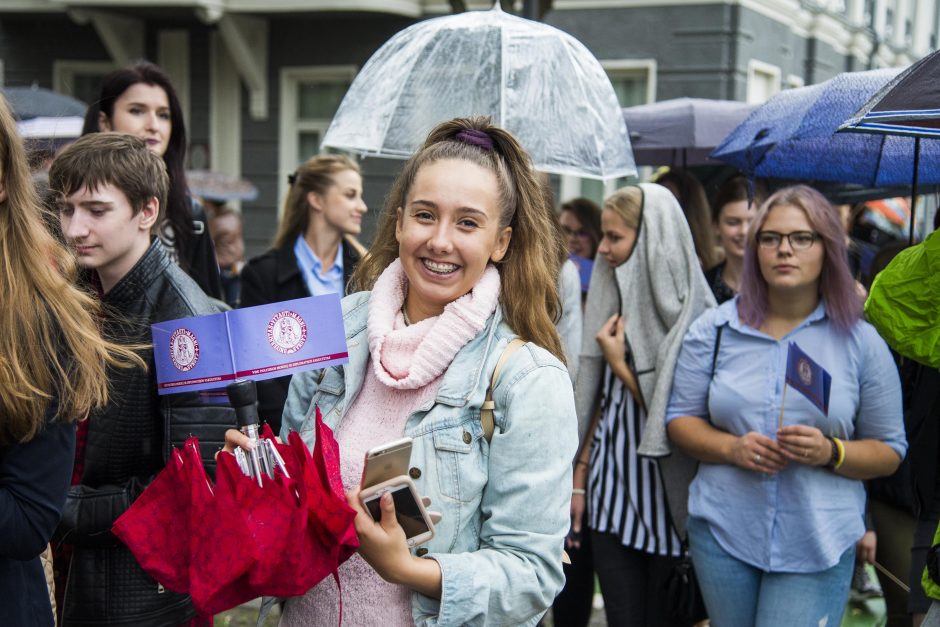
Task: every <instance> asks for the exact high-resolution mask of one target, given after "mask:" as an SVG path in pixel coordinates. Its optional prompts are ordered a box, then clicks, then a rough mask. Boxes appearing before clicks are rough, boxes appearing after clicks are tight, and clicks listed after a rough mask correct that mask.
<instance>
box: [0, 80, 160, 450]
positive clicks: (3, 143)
mask: <svg viewBox="0 0 940 627" xmlns="http://www.w3.org/2000/svg"><path fill="white" fill-rule="evenodd" d="M45 212H46V209H44V208H43V207H42V206H41V204H40V203H39V199H38V197H37V194H36V190H35V187H34V185H33V182H32V179H31V177H30V173H29V168H28V166H27V161H26V154H25V152H24V150H23V144H22V141H21V140H20V138H19V136H18V135H17V132H16V124H15V123H14V121H13V117H12V115H11V114H10V109H9V107H8V105H7V102H6V100H4V99H3V98H2V97H0V294H3V297H2V298H0V328H2V329H3V332H2V333H0V445H8V444H14V443H22V442H27V441H29V440H30V439H32V438H33V437H34V436H35V435H36V434H37V433H38V432H39V431H40V430H41V429H42V428H43V426H44V424H45V423H46V420H47V419H48V416H47V413H48V412H49V410H50V409H53V408H54V409H55V414H54V416H55V419H57V420H60V421H62V422H72V421H74V420H77V419H82V418H84V417H85V416H86V415H88V412H89V411H90V410H91V409H93V408H95V407H99V406H101V405H103V404H104V403H106V402H107V399H108V378H107V376H106V368H107V366H115V367H126V366H130V365H139V366H141V367H143V366H144V362H143V361H142V360H141V359H140V358H139V357H138V356H137V355H136V354H135V353H134V352H133V351H131V350H129V349H127V348H124V347H120V346H117V345H114V344H111V343H108V342H105V341H103V340H102V339H101V335H100V331H99V327H98V323H97V320H98V317H97V314H98V311H99V305H98V300H97V299H96V298H94V297H93V296H92V295H90V294H87V293H85V292H83V291H81V290H79V289H78V288H77V287H75V283H74V279H75V277H76V266H75V262H74V260H73V258H72V256H71V255H70V254H69V253H68V251H67V250H66V249H65V248H64V247H63V246H62V245H61V244H60V243H59V242H58V241H57V240H56V239H55V238H53V236H52V235H51V234H50V233H49V231H47V230H46V227H45V225H46V224H47V222H45V221H46V220H49V222H48V223H51V222H52V221H55V218H54V217H50V216H49V215H48V214H46V213H45Z"/></svg>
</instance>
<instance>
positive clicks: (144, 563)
mask: <svg viewBox="0 0 940 627" xmlns="http://www.w3.org/2000/svg"><path fill="white" fill-rule="evenodd" d="M187 471H188V468H187V467H186V465H185V464H184V463H183V457H182V455H181V454H180V452H179V451H177V450H174V451H173V454H172V455H170V461H169V462H168V463H167V465H166V468H164V469H163V471H161V472H160V474H158V475H157V477H156V478H155V479H154V480H153V481H152V482H151V483H150V485H149V486H147V489H146V490H144V492H143V493H142V494H141V495H140V496H139V497H138V498H137V500H136V501H134V503H133V505H131V507H130V508H129V509H128V510H127V511H126V512H124V514H123V515H121V517H120V518H118V519H117V520H116V521H115V523H114V525H113V527H112V528H111V532H112V533H113V534H114V535H115V536H117V537H118V539H119V540H121V542H123V543H124V544H126V545H127V546H129V547H130V548H131V550H132V551H133V553H134V557H135V558H137V563H138V564H140V566H141V568H143V569H144V570H145V571H147V573H149V574H150V576H151V577H153V578H154V579H156V580H157V581H159V582H160V583H161V584H162V585H163V586H164V587H166V588H167V589H169V590H172V591H173V592H180V593H186V592H189V569H188V568H186V567H185V565H187V564H189V563H190V553H189V536H190V530H189V520H190V518H189V509H190V495H189V491H188V490H186V489H183V487H184V486H188V485H189V479H188V477H187V476H186V474H187Z"/></svg>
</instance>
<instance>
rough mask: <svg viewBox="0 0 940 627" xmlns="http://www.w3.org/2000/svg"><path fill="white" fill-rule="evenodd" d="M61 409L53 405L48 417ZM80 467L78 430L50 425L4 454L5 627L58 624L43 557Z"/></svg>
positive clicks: (1, 572)
mask: <svg viewBox="0 0 940 627" xmlns="http://www.w3.org/2000/svg"><path fill="white" fill-rule="evenodd" d="M55 411H56V405H55V403H50V409H49V410H48V411H47V415H48V416H49V417H51V416H53V415H54V414H55ZM74 463H75V426H74V425H64V424H62V423H60V422H50V423H48V424H47V425H46V427H45V428H44V429H43V430H42V431H40V432H39V433H38V434H37V435H36V437H34V438H33V439H32V440H30V441H29V442H27V443H25V444H13V445H10V446H6V447H4V448H3V449H2V450H0V598H3V599H4V600H5V601H4V602H3V603H0V625H18V626H19V625H23V626H42V627H46V626H51V625H53V624H54V621H53V616H52V605H51V604H50V602H49V589H48V588H47V586H46V576H45V574H44V573H43V569H42V564H41V563H40V561H39V556H40V555H41V554H42V552H43V551H45V550H46V545H47V544H48V543H49V539H50V538H52V533H53V532H54V531H55V528H56V525H58V523H59V517H60V515H61V513H62V507H63V506H64V505H65V495H66V492H67V491H68V488H69V482H70V481H71V478H72V466H73V464H74Z"/></svg>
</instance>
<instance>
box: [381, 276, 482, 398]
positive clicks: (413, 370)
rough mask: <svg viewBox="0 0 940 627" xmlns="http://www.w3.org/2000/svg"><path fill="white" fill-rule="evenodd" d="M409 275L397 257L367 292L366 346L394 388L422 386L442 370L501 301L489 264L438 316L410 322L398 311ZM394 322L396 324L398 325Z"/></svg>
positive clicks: (384, 381) (403, 300)
mask: <svg viewBox="0 0 940 627" xmlns="http://www.w3.org/2000/svg"><path fill="white" fill-rule="evenodd" d="M407 293H408V277H407V276H405V271H404V269H403V268H402V265H401V261H400V260H398V259H396V260H395V261H393V262H392V263H391V264H390V265H389V266H388V268H386V269H385V271H384V272H383V273H382V275H381V276H380V277H379V279H378V280H377V281H376V282H375V287H374V288H372V294H371V296H370V297H369V323H368V324H369V351H370V353H371V355H372V364H373V369H374V371H375V376H376V377H377V378H378V379H379V381H381V382H382V383H383V384H385V385H387V386H388V387H390V388H393V389H396V390H411V389H415V388H420V387H423V386H425V385H427V384H428V383H430V382H431V381H433V380H434V379H436V378H437V377H439V376H441V374H443V372H444V370H445V369H447V367H448V366H449V365H450V362H451V361H453V359H454V356H455V355H456V354H457V351H459V350H460V349H461V348H462V347H463V346H464V345H465V344H466V343H467V342H469V341H470V340H472V339H473V338H474V337H476V335H477V334H478V333H479V332H480V331H481V330H482V329H483V327H484V325H485V324H486V321H487V319H488V318H489V317H490V316H491V315H492V314H493V312H494V311H495V310H496V305H497V303H498V302H499V271H498V270H496V267H495V266H493V265H492V264H490V265H487V267H486V269H485V270H484V271H483V275H482V276H481V277H480V280H479V281H477V284H476V285H475V286H474V287H473V289H472V290H471V291H470V292H469V293H467V294H464V295H463V296H461V297H460V298H458V299H457V300H455V301H453V302H451V303H449V304H448V305H447V306H446V307H444V311H443V312H442V313H441V314H440V315H439V316H434V317H432V318H426V319H425V320H422V321H421V322H416V323H415V324H412V325H410V326H404V325H403V316H402V313H401V308H402V304H403V303H404V302H405V295H406V294H407ZM396 323H397V324H396Z"/></svg>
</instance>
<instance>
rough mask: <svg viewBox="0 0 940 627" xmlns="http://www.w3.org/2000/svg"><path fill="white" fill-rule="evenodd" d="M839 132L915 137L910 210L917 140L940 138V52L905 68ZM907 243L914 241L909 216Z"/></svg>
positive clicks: (917, 162)
mask: <svg viewBox="0 0 940 627" xmlns="http://www.w3.org/2000/svg"><path fill="white" fill-rule="evenodd" d="M838 130H839V131H840V132H855V133H875V134H881V135H906V136H909V137H913V138H914V174H913V177H912V179H913V180H912V181H911V188H912V191H911V196H912V198H911V210H912V213H913V208H914V206H915V205H916V204H917V191H918V190H917V182H918V181H917V179H918V177H917V175H918V169H919V168H918V166H919V165H920V140H921V138H923V137H926V138H930V139H940V50H938V51H937V52H934V53H932V54H929V55H927V56H926V57H924V58H923V59H921V60H920V61H918V62H917V63H915V64H913V65H912V66H911V67H909V68H907V69H906V70H904V71H903V72H901V73H900V74H898V75H897V76H896V77H895V78H894V79H892V80H891V81H889V82H888V83H887V84H886V85H885V86H884V87H882V88H881V89H880V90H879V91H878V93H876V94H875V95H874V96H872V97H871V98H870V99H869V100H868V102H866V103H865V104H864V105H863V106H862V108H861V109H859V110H858V111H856V113H855V115H854V116H852V117H851V118H849V119H848V120H846V121H845V122H843V123H842V125H841V126H840V127H839V129H838ZM909 242H910V243H912V244H913V242H914V217H913V215H912V216H911V228H910V235H909Z"/></svg>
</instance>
